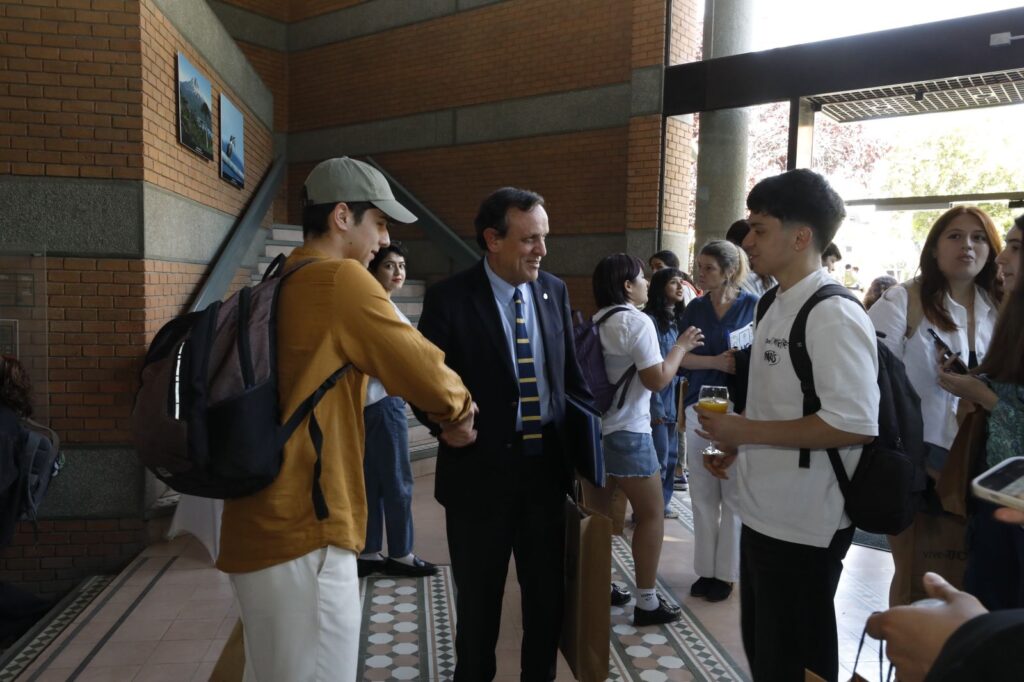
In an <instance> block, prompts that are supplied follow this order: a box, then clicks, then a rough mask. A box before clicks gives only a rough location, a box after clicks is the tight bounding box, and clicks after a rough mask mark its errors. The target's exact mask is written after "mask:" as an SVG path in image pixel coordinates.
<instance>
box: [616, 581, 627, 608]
mask: <svg viewBox="0 0 1024 682" xmlns="http://www.w3.org/2000/svg"><path fill="white" fill-rule="evenodd" d="M630 598H631V597H630V594H629V590H627V589H626V588H625V587H619V586H618V585H616V584H615V583H612V606H625V605H626V604H628V603H629V600H630Z"/></svg>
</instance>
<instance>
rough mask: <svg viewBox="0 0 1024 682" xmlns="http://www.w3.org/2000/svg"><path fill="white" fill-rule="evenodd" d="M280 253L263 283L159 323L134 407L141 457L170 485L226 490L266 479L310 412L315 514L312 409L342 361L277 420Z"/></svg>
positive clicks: (317, 436) (198, 491) (227, 494)
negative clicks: (291, 410) (161, 324)
mask: <svg viewBox="0 0 1024 682" xmlns="http://www.w3.org/2000/svg"><path fill="white" fill-rule="evenodd" d="M283 262H284V257H283V256H278V258H277V259H275V261H274V263H273V264H271V266H270V268H269V269H268V270H267V274H266V275H265V276H264V279H263V281H262V282H260V283H259V284H257V285H256V286H252V287H245V288H243V289H241V290H240V291H238V292H237V293H236V294H234V295H233V296H231V297H230V298H228V299H227V300H226V301H223V302H221V301H215V302H214V303H211V304H210V305H209V306H207V307H206V308H205V309H203V310H200V311H197V312H193V313H188V314H186V315H182V316H180V317H178V318H175V319H173V320H171V321H170V322H168V323H167V324H166V325H164V326H163V328H162V329H160V331H159V332H157V335H156V337H155V338H154V339H153V343H152V344H150V347H149V351H148V352H147V353H146V358H145V361H144V362H143V365H142V372H141V381H140V387H139V392H138V394H137V395H136V398H135V407H134V409H133V410H132V426H133V432H134V436H135V447H136V450H137V452H138V454H139V457H140V458H141V459H142V462H143V463H144V464H145V465H146V466H147V467H148V468H149V469H150V470H151V471H152V472H153V473H154V474H155V475H156V477H157V478H159V479H160V480H161V481H163V482H165V483H166V484H167V485H169V486H170V487H171V488H173V489H175V490H177V491H179V492H182V493H188V494H189V495H197V496H199V497H212V498H219V499H228V498H234V497H243V496H245V495H251V494H253V493H255V492H257V491H259V490H262V489H263V488H265V487H267V486H268V485H270V484H271V483H272V482H273V481H274V479H275V478H276V477H277V474H278V472H279V471H280V470H281V461H282V454H283V449H284V444H285V442H286V441H287V440H288V438H289V437H290V436H291V435H292V433H293V432H294V431H295V429H297V428H298V426H299V424H301V423H302V421H303V420H304V419H305V418H306V415H309V425H308V430H309V437H310V439H311V440H312V441H313V446H314V449H315V450H316V462H315V464H314V465H313V486H312V490H311V495H312V499H313V507H314V509H315V511H316V516H317V518H318V519H321V520H323V519H325V518H327V517H328V515H329V512H328V509H327V503H326V501H325V499H324V495H323V491H322V490H321V488H320V472H321V459H320V457H321V451H322V449H323V433H322V431H321V430H320V424H319V423H318V422H317V419H316V414H315V413H314V412H313V408H314V407H316V405H317V403H319V402H320V400H321V399H322V398H323V397H324V394H326V393H327V391H329V390H330V389H331V388H332V387H333V386H334V385H335V384H336V383H337V382H338V380H339V379H340V378H341V377H342V376H343V375H344V374H345V373H346V372H348V370H349V369H351V368H352V365H351V363H350V364H347V365H345V366H344V367H341V368H339V369H338V370H336V371H335V372H334V373H332V374H331V375H330V376H329V377H327V378H326V379H325V380H324V381H323V383H322V384H320V386H319V387H318V388H317V389H316V390H315V391H314V392H313V393H312V394H310V395H309V396H308V397H307V398H306V399H305V400H304V401H303V402H302V404H301V405H299V407H298V408H296V410H295V412H294V414H292V415H291V416H290V417H289V418H288V419H287V421H282V419H281V413H280V408H279V404H278V393H277V352H276V346H277V301H278V294H279V291H280V287H281V284H282V283H283V282H284V281H285V279H287V278H288V277H289V276H291V275H292V274H293V273H295V271H297V270H298V269H299V268H302V267H304V266H305V265H308V264H309V263H312V262H313V261H312V260H309V261H304V262H301V263H298V264H297V265H295V266H293V267H292V268H291V269H290V270H288V271H287V272H284V273H282V271H281V270H282V267H283Z"/></svg>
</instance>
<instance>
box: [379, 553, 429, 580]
mask: <svg viewBox="0 0 1024 682" xmlns="http://www.w3.org/2000/svg"><path fill="white" fill-rule="evenodd" d="M384 575H392V576H401V577H411V578H422V577H423V576H427V575H437V566H435V565H434V564H432V563H430V562H429V561H424V560H423V559H421V558H419V557H418V556H413V558H412V564H407V563H404V562H402V561H396V560H394V559H392V558H391V557H388V558H387V561H385V562H384Z"/></svg>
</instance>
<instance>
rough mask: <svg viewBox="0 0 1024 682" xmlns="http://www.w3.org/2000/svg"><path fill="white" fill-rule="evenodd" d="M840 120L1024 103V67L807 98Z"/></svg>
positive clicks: (828, 114) (813, 104) (839, 121)
mask: <svg viewBox="0 0 1024 682" xmlns="http://www.w3.org/2000/svg"><path fill="white" fill-rule="evenodd" d="M806 99H807V100H808V101H809V102H810V103H811V106H812V107H814V109H815V111H820V112H821V113H823V114H825V115H826V116H828V117H829V118H831V119H832V120H834V121H836V122H838V123H850V122H854V121H866V120H871V119H877V118H892V117H894V116H909V115H913V114H930V113H934V112H940V111H959V110H964V109H977V108H981V107H992V106H1000V105H1004V104H1020V103H1021V102H1024V70H1022V69H1012V70H1007V71H998V72H995V73H986V74H979V75H975V76H959V77H954V78H945V79H941V80H930V81H922V82H918V83H909V84H906V85H889V86H885V87H878V88H868V89H863V90H852V91H849V92H840V93H833V94H829V95H813V96H810V97H807V98H806Z"/></svg>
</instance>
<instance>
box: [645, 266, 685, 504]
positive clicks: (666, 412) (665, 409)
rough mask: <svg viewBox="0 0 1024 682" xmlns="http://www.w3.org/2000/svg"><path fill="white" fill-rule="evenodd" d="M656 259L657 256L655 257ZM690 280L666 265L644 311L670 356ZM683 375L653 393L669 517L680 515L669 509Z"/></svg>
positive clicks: (653, 415)
mask: <svg viewBox="0 0 1024 682" xmlns="http://www.w3.org/2000/svg"><path fill="white" fill-rule="evenodd" d="M652 260H653V258H652ZM686 291H687V283H686V280H685V278H684V277H683V273H682V271H681V270H679V269H678V268H674V267H665V268H662V269H660V270H658V271H657V272H655V273H654V274H653V275H652V276H651V288H650V294H649V296H648V298H647V305H646V306H644V312H645V313H647V314H648V315H650V317H651V319H652V320H654V327H655V329H657V331H658V345H659V346H661V354H662V356H663V357H664V356H667V355H668V352H669V351H670V350H672V345H673V344H674V343H675V342H676V339H677V338H679V332H680V331H682V330H683V329H685V327H680V326H679V317H680V316H681V315H682V314H683V310H684V309H685V308H686V298H685V297H686ZM680 381H681V379H680V377H679V376H675V377H673V378H672V381H670V382H669V384H668V386H666V387H665V388H663V389H661V390H660V391H652V392H651V438H653V439H654V450H655V452H657V453H658V462H659V463H660V464H661V487H662V498H663V500H664V502H665V518H666V519H674V518H676V516H678V514H677V513H676V512H674V511H672V510H670V509H669V507H668V503H669V500H671V499H672V490H673V485H674V483H675V471H676V460H677V459H678V457H679V449H678V448H679V434H678V433H676V391H677V390H679V382H680Z"/></svg>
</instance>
